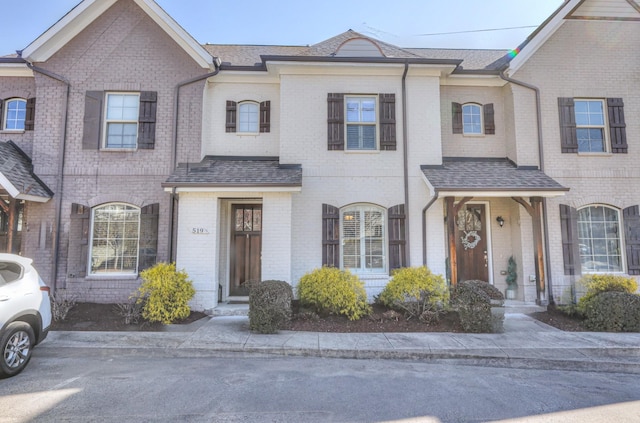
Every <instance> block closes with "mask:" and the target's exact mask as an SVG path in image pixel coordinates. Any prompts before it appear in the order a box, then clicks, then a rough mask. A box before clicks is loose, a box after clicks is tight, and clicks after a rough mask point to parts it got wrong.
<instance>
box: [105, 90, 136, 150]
mask: <svg viewBox="0 0 640 423" xmlns="http://www.w3.org/2000/svg"><path fill="white" fill-rule="evenodd" d="M106 109H107V112H106V113H107V114H106V119H105V122H106V125H105V127H106V129H105V130H106V136H105V148H116V149H117V148H126V149H129V148H136V146H137V139H138V111H139V109H140V95H139V94H138V93H107V108H106Z"/></svg>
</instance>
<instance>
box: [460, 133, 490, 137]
mask: <svg viewBox="0 0 640 423" xmlns="http://www.w3.org/2000/svg"><path fill="white" fill-rule="evenodd" d="M462 136H463V137H464V138H485V137H486V134H462Z"/></svg>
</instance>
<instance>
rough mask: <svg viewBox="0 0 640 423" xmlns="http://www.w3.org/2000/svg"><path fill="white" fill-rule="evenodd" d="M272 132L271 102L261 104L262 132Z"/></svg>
mask: <svg viewBox="0 0 640 423" xmlns="http://www.w3.org/2000/svg"><path fill="white" fill-rule="evenodd" d="M270 131H271V102H270V101H263V102H262V103H260V132H270Z"/></svg>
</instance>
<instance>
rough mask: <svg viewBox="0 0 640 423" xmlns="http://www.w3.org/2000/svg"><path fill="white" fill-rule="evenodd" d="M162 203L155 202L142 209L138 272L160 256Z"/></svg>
mask: <svg viewBox="0 0 640 423" xmlns="http://www.w3.org/2000/svg"><path fill="white" fill-rule="evenodd" d="M159 215H160V204H158V203H154V204H149V205H148V206H145V207H143V208H142V209H140V243H139V250H138V272H142V271H143V270H145V269H148V268H150V267H151V266H153V265H154V264H156V262H157V257H158V217H159Z"/></svg>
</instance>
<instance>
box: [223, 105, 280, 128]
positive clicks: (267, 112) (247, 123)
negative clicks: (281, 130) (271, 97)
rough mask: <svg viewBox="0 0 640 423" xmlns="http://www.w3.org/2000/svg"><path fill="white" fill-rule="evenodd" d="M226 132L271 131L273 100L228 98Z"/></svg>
mask: <svg viewBox="0 0 640 423" xmlns="http://www.w3.org/2000/svg"><path fill="white" fill-rule="evenodd" d="M225 120H226V125H225V131H226V132H236V133H239V134H256V135H257V134H259V133H265V132H271V101H263V102H261V103H258V102H256V101H241V102H239V103H237V102H235V101H232V100H227V108H226V116H225Z"/></svg>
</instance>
